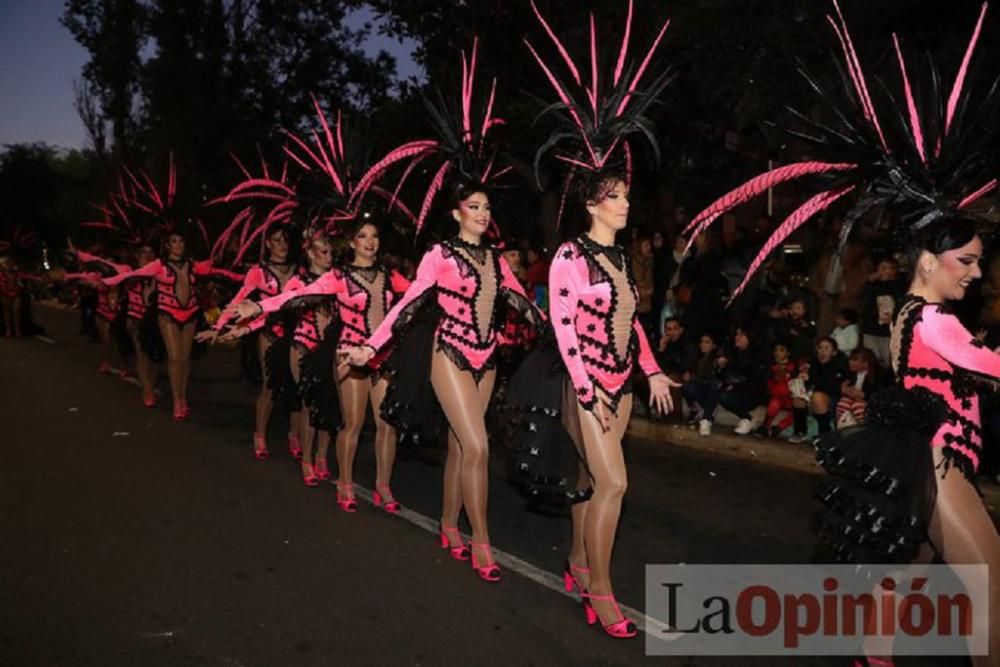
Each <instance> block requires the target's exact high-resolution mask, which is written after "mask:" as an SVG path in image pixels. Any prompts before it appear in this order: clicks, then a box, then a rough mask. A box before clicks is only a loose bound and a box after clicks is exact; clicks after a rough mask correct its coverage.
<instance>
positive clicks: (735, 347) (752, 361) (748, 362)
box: [719, 327, 767, 435]
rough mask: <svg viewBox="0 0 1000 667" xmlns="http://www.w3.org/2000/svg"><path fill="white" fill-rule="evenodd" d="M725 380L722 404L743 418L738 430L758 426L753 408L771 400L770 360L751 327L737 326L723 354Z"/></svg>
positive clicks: (721, 376) (737, 427) (741, 433)
mask: <svg viewBox="0 0 1000 667" xmlns="http://www.w3.org/2000/svg"><path fill="white" fill-rule="evenodd" d="M719 368H720V378H721V381H722V387H721V394H720V395H719V405H721V406H722V407H724V408H725V409H726V410H728V411H729V412H732V413H733V414H734V415H736V416H737V417H738V418H739V420H740V421H739V423H737V424H736V428H735V429H734V431H733V432H734V433H737V434H739V435H747V434H748V433H751V432H752V431H753V430H754V428H755V427H756V426H755V424H754V423H753V415H752V413H753V411H754V410H756V409H757V408H759V407H760V406H762V405H765V404H766V403H767V364H766V362H765V361H764V358H763V355H762V354H761V351H760V347H759V346H758V345H756V344H755V343H754V341H753V340H752V338H751V334H750V330H749V328H747V327H737V328H736V331H735V332H734V333H733V343H732V346H731V347H730V349H729V351H728V352H726V353H725V354H723V356H721V357H719Z"/></svg>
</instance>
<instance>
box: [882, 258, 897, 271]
mask: <svg viewBox="0 0 1000 667" xmlns="http://www.w3.org/2000/svg"><path fill="white" fill-rule="evenodd" d="M878 264H892V265H893V266H895V267H896V268H897V269H898V268H899V260H898V259H896V257H895V256H894V255H883V256H882V257H881V258H880V259H879V260H878Z"/></svg>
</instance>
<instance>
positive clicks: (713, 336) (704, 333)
mask: <svg viewBox="0 0 1000 667" xmlns="http://www.w3.org/2000/svg"><path fill="white" fill-rule="evenodd" d="M702 338H707V339H709V340H710V341H712V345H715V346H716V347H718V345H719V340H718V337H717V336H716V334H715V332H712V331H702V332H701V335H700V336H698V342H699V343H701V339H702Z"/></svg>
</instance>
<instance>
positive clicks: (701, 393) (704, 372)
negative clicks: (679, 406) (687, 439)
mask: <svg viewBox="0 0 1000 667" xmlns="http://www.w3.org/2000/svg"><path fill="white" fill-rule="evenodd" d="M718 361H719V355H718V344H717V342H716V340H715V337H714V336H713V335H712V334H709V333H704V334H702V335H701V338H700V339H699V341H698V356H697V358H696V359H695V362H694V365H693V366H691V367H690V368H688V369H687V370H686V371H685V372H684V386H682V387H681V395H682V396H684V400H686V401H687V402H688V403H689V404H692V405H695V404H696V405H697V406H698V433H699V434H701V435H711V434H712V421H713V420H714V419H715V406H716V405H718V403H719V387H720V383H719V364H718Z"/></svg>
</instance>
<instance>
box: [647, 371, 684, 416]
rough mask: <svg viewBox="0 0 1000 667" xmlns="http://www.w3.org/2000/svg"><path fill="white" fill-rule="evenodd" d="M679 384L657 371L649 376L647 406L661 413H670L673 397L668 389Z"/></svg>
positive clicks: (672, 406)
mask: <svg viewBox="0 0 1000 667" xmlns="http://www.w3.org/2000/svg"><path fill="white" fill-rule="evenodd" d="M679 386H681V385H680V384H679V383H677V382H674V381H673V380H671V379H670V378H668V377H667V376H666V375H663V374H662V373H658V374H656V375H653V376H652V377H650V378H649V407H650V409H655V410H656V411H657V412H659V413H660V414H661V415H667V414H670V412H671V411H673V409H674V399H673V397H672V396H671V395H670V390H671V389H673V388H675V387H679Z"/></svg>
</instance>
